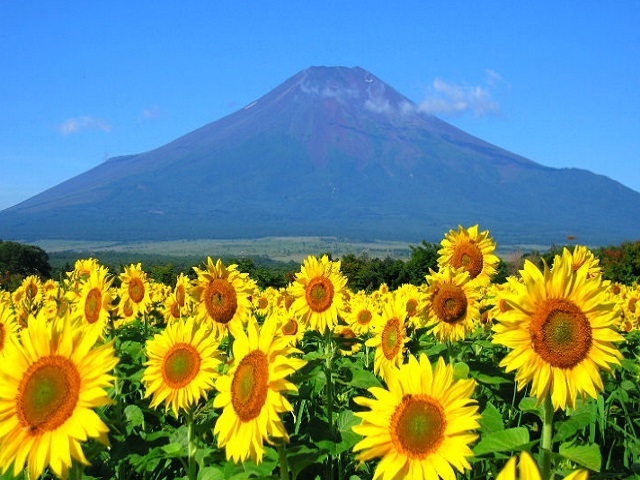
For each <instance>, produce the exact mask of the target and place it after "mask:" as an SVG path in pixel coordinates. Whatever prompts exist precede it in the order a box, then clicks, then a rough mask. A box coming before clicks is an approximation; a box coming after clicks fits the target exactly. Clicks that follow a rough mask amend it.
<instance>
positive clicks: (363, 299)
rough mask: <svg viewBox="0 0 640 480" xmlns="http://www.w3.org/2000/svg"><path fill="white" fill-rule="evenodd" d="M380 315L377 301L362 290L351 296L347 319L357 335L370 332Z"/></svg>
mask: <svg viewBox="0 0 640 480" xmlns="http://www.w3.org/2000/svg"><path fill="white" fill-rule="evenodd" d="M379 316H380V312H379V309H378V306H377V302H375V301H374V300H373V298H372V297H371V296H370V295H367V294H366V293H365V292H364V291H363V290H360V291H358V292H356V293H355V294H353V296H352V297H351V300H350V302H349V311H348V313H347V314H346V315H345V321H346V322H347V325H349V326H350V327H351V330H353V332H354V333H355V334H356V335H365V334H367V333H369V330H370V329H371V326H372V325H375V323H376V320H377V319H378V317H379Z"/></svg>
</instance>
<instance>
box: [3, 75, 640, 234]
mask: <svg viewBox="0 0 640 480" xmlns="http://www.w3.org/2000/svg"><path fill="white" fill-rule="evenodd" d="M639 211H640V193H638V192H635V191H633V190H631V189H629V188H626V187H624V186H623V185H621V184H620V183H618V182H615V181H613V180H611V179H609V178H607V177H604V176H601V175H595V174H593V173H591V172H588V171H586V170H580V169H574V168H567V169H555V168H549V167H545V166H542V165H540V164H537V163H535V162H533V161H531V160H528V159H525V158H523V157H521V156H518V155H515V154H513V153H510V152H507V151H505V150H502V149H501V148H498V147H496V146H494V145H491V144H489V143H487V142H484V141H482V140H480V139H478V138H475V137H473V136H471V135H468V134H466V133H464V132H463V131H461V130H459V129H457V128H455V127H453V126H452V125H450V124H448V123H446V122H444V121H442V120H440V119H438V118H437V117H434V116H432V115H427V114H424V113H422V112H420V110H419V108H418V106H417V105H416V104H415V103H413V102H412V101H411V100H409V99H408V98H406V97H405V96H403V95H402V94H400V93H398V92H397V91H396V90H394V89H393V88H392V87H390V86H389V85H387V84H386V83H385V82H383V81H381V80H380V79H378V78H377V77H376V76H374V75H373V74H371V73H369V72H367V71H366V70H363V69H362V68H359V67H355V68H345V67H312V68H309V69H306V70H303V71H302V72H300V73H298V74H296V75H294V76H293V77H291V78H290V79H288V80H287V81H285V82H284V83H282V84H281V85H279V86H278V87H276V88H275V89H273V90H272V91H271V92H269V93H267V94H266V95H264V96H263V97H261V98H259V99H258V100H256V101H254V102H251V103H249V104H248V105H246V106H245V107H244V108H242V109H240V110H238V111H237V112H235V113H233V114H231V115H228V116H226V117H224V118H221V119H219V120H217V121H215V122H213V123H210V124H208V125H205V126H203V127H201V128H199V129H197V130H195V131H193V132H191V133H188V134H187V135H184V136H183V137H180V138H178V139H176V140H174V141H172V142H171V143H168V144H166V145H164V146H161V147H159V148H157V149H155V150H152V151H149V152H145V153H140V154H137V155H128V156H122V157H115V158H111V159H108V160H107V161H105V162H104V163H102V164H101V165H99V166H97V167H95V168H93V169H91V170H89V171H87V172H85V173H83V174H81V175H78V176H76V177H74V178H71V179H70V180H67V181H65V182H63V183H61V184H59V185H57V186H55V187H53V188H50V189H49V190H46V191H44V192H42V193H40V194H38V195H36V196H34V197H32V198H30V199H28V200H26V201H24V202H22V203H20V204H18V205H15V206H13V207H11V208H8V209H6V210H3V211H2V212H0V238H3V239H5V240H8V239H15V240H24V241H32V240H41V239H67V240H97V239H100V240H115V241H142V240H170V239H199V238H226V239H231V238H257V237H265V236H337V237H342V238H347V239H353V240H375V239H379V240H385V239H386V240H404V241H407V242H417V241H420V240H422V239H426V240H428V241H438V240H439V239H440V238H441V237H442V236H443V234H444V233H445V232H446V231H448V229H450V228H456V227H457V225H458V224H462V225H465V226H468V225H472V224H475V223H479V224H480V225H481V227H482V228H483V229H489V230H490V231H491V233H492V235H493V236H494V238H496V239H497V240H498V241H499V242H500V243H502V244H517V243H536V244H551V243H563V242H564V241H565V239H566V236H568V235H573V236H576V237H577V238H578V239H579V241H580V242H581V243H586V244H606V243H617V242H620V241H623V240H633V239H636V238H638V237H639V236H640V215H638V212H639Z"/></svg>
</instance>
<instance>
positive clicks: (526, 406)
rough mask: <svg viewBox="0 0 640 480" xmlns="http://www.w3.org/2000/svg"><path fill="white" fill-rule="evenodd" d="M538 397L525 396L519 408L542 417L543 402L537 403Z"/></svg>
mask: <svg viewBox="0 0 640 480" xmlns="http://www.w3.org/2000/svg"><path fill="white" fill-rule="evenodd" d="M537 403H538V399H537V398H535V397H524V398H523V399H522V400H520V403H519V404H518V408H519V409H520V411H521V412H522V413H533V414H534V415H536V416H537V417H538V418H540V419H542V404H540V405H536V404H537Z"/></svg>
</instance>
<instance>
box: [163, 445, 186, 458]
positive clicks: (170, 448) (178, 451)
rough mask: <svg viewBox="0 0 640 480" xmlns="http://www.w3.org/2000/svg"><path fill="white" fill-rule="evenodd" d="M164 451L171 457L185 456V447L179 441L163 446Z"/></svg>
mask: <svg viewBox="0 0 640 480" xmlns="http://www.w3.org/2000/svg"><path fill="white" fill-rule="evenodd" d="M162 451H163V452H164V453H166V454H167V455H166V456H167V457H169V458H180V457H183V456H184V454H183V448H182V445H180V444H179V443H169V444H168V445H163V446H162Z"/></svg>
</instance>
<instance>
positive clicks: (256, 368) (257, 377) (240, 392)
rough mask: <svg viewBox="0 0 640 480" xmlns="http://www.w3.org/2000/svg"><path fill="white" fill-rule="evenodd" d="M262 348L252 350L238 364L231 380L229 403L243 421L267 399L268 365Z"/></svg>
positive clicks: (257, 410)
mask: <svg viewBox="0 0 640 480" xmlns="http://www.w3.org/2000/svg"><path fill="white" fill-rule="evenodd" d="M268 363H269V362H268V360H267V356H266V355H265V353H264V352H263V351H262V350H254V351H253V352H251V353H249V354H248V355H246V356H245V357H244V358H243V359H242V360H241V361H240V363H239V364H238V368H237V369H236V373H235V374H234V376H233V380H232V381H231V403H232V405H233V409H234V410H235V411H236V414H237V415H238V418H240V420H242V421H243V422H248V421H250V420H253V419H254V418H256V417H257V416H258V415H260V411H261V410H262V407H263V406H264V404H265V402H266V400H267V391H268V380H269V365H268Z"/></svg>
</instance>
